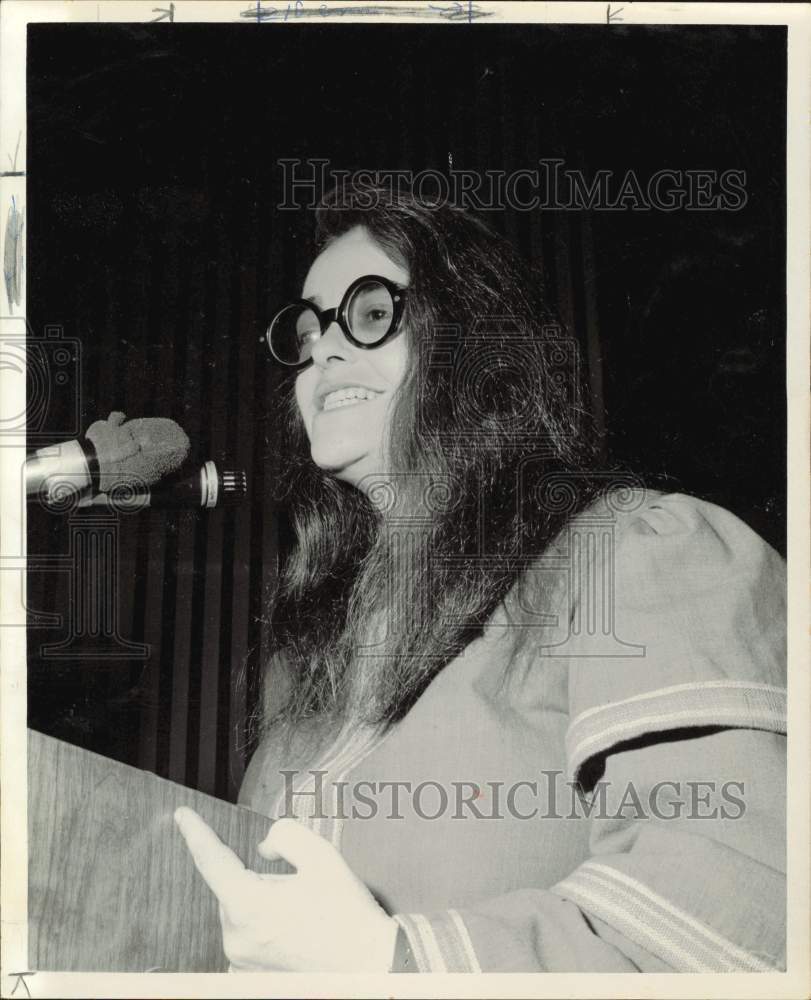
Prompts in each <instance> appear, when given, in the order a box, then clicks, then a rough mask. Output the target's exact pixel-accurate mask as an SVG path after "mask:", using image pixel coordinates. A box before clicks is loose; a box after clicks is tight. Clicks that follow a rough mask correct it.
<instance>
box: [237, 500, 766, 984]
mask: <svg viewBox="0 0 811 1000" xmlns="http://www.w3.org/2000/svg"><path fill="white" fill-rule="evenodd" d="M527 574H528V575H527V577H526V578H525V581H524V582H525V583H526V584H527V586H526V587H525V588H524V589H523V592H522V594H521V595H519V593H518V589H516V590H514V591H513V592H512V593H511V594H510V595H509V596H508V598H507V599H506V600H505V601H504V602H503V604H502V605H501V606H500V607H499V608H498V610H497V612H496V613H495V614H494V615H493V618H492V619H491V621H490V622H489V623H488V625H487V627H486V628H485V631H484V634H483V635H482V636H481V637H480V638H479V639H477V640H476V641H474V642H473V643H471V644H470V646H468V647H467V649H465V651H464V653H463V654H462V655H461V656H459V657H457V658H456V659H454V660H453V661H452V662H451V663H449V664H448V665H447V666H446V667H445V668H444V669H443V670H442V671H441V672H440V673H439V674H438V675H437V677H436V678H435V679H434V680H433V681H432V683H431V684H430V685H429V687H428V688H427V689H426V691H425V692H424V693H423V695H422V697H421V698H420V699H419V700H418V702H417V703H416V704H415V705H414V707H413V708H412V710H411V711H410V712H409V713H408V715H407V716H406V717H405V718H404V719H403V720H402V721H401V722H400V723H398V724H397V725H395V726H394V727H393V728H391V729H390V730H389V731H388V732H387V733H386V734H385V735H382V736H381V735H380V734H379V733H378V732H376V731H373V730H371V729H369V730H366V729H357V730H355V731H353V732H351V733H344V734H342V736H341V737H340V738H339V739H338V740H337V741H336V742H335V743H334V744H333V745H332V746H331V747H330V749H329V750H328V751H326V752H325V753H323V754H322V755H321V756H320V759H318V760H315V761H313V760H308V759H303V758H302V759H296V753H295V749H293V750H292V751H291V752H290V755H289V756H288V757H286V758H285V759H282V758H281V756H280V748H279V745H278V744H276V743H275V742H274V740H273V738H272V737H271V738H268V739H266V740H265V741H264V742H263V743H262V744H261V745H260V747H259V749H258V750H257V752H256V754H255V755H254V758H253V760H252V761H251V764H250V766H249V769H248V772H247V774H246V778H245V782H244V785H243V788H242V792H241V795H240V802H241V803H242V804H244V805H246V806H249V807H250V808H251V809H253V810H255V811H257V812H260V813H263V814H265V815H268V816H272V817H275V816H280V815H290V814H291V813H292V814H295V815H297V816H298V817H299V818H300V819H301V820H302V821H303V822H306V823H307V824H308V825H309V826H311V827H313V828H314V829H316V830H317V831H318V832H320V833H321V834H322V835H323V836H325V837H327V838H328V839H329V840H331V841H332V842H333V843H334V844H335V845H336V846H338V847H339V848H340V850H341V851H342V853H343V855H344V857H345V858H346V860H347V862H348V863H349V865H350V867H351V868H352V869H353V870H354V871H355V872H356V874H357V875H358V876H359V877H360V878H361V879H363V880H364V882H366V884H367V885H368V886H369V887H370V889H371V890H372V891H373V892H374V893H375V895H376V896H377V898H378V899H379V900H380V902H381V903H382V904H383V906H384V907H385V908H386V910H387V911H388V912H389V913H391V914H394V915H395V916H396V918H397V920H398V922H399V923H400V925H401V927H402V928H403V929H404V930H405V932H406V934H407V936H408V941H409V944H410V946H411V949H412V951H413V953H414V956H415V959H416V962H417V965H418V967H419V970H420V971H422V972H446V971H447V972H466V971H467V972H475V971H484V972H530V971H550V972H572V971H605V972H611V971H617V972H622V971H637V970H639V971H646V972H669V971H684V972H705V971H707V972H712V971H717V972H726V971H771V970H774V969H779V968H784V963H785V957H784V956H785V909H786V900H785V877H784V872H785V844H786V838H785V776H786V775H785V767H786V764H785V737H784V734H785V720H786V692H785V668H786V649H785V642H786V621H785V586H786V577H785V564H784V562H783V560H782V559H781V558H780V556H779V555H778V554H777V553H776V552H775V551H774V550H773V549H771V548H770V547H769V546H768V545H767V544H766V543H765V542H764V541H763V540H762V539H761V538H759V537H758V536H757V535H756V534H755V533H754V532H752V531H751V530H750V529H749V528H748V527H747V526H746V525H745V524H743V522H742V521H740V520H739V519H738V518H736V517H735V516H734V515H732V514H730V513H729V512H728V511H725V510H723V509H721V508H719V507H717V506H714V505H712V504H709V503H706V502H703V501H700V500H697V499H694V498H692V497H688V496H684V495H681V494H670V495H661V494H653V493H647V494H643V493H641V492H635V493H633V494H631V493H628V494H626V495H625V496H624V498H623V499H620V501H619V502H617V501H616V500H614V501H610V500H609V501H604V502H602V503H601V504H599V505H597V506H595V507H593V508H591V509H590V510H588V511H586V512H585V513H583V514H581V515H579V516H578V517H577V518H575V519H574V520H573V521H572V522H571V523H570V525H569V528H568V530H567V531H565V532H564V534H563V535H562V536H561V539H560V541H559V544H558V545H557V546H555V547H554V548H553V549H552V550H551V551H550V552H549V553H548V554H547V555H546V556H544V557H543V558H542V559H540V560H537V561H535V562H534V563H533V564H532V565H531V566H529V567H528V569H527ZM532 595H536V596H535V597H533V596H532ZM508 668H509V669H508ZM285 770H286V771H287V772H288V773H287V775H286V776H285V774H284V773H282V772H283V771H285ZM392 783H400V784H399V788H398V790H397V791H396V792H395V789H396V788H397V786H396V785H395V784H392ZM395 795H396V801H395Z"/></svg>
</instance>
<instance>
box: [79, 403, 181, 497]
mask: <svg viewBox="0 0 811 1000" xmlns="http://www.w3.org/2000/svg"><path fill="white" fill-rule="evenodd" d="M86 436H87V438H88V439H89V440H90V441H92V443H93V446H94V447H95V449H96V457H97V458H98V463H99V486H98V488H99V490H100V491H101V492H102V493H109V491H110V490H111V489H112V488H114V487H115V486H118V485H120V484H122V483H127V484H133V485H146V486H152V485H153V484H154V483H157V482H158V480H160V479H162V478H163V477H164V476H168V475H169V474H170V473H172V472H175V471H176V470H177V469H179V468H180V466H181V465H182V464H183V463H184V462H185V461H186V459H187V458H188V457H189V451H190V448H191V445H190V443H189V439H188V437H187V436H186V432H185V431H184V430H183V428H182V427H180V426H179V425H178V424H176V423H175V422H174V420H169V419H168V418H167V417H141V418H137V419H135V420H127V419H126V417H125V416H124V414H123V413H119V412H117V411H116V412H113V413H111V414H110V416H109V417H108V419H107V420H97V421H96V422H95V423H93V424H91V425H90V427H89V428H88V431H87V435H86Z"/></svg>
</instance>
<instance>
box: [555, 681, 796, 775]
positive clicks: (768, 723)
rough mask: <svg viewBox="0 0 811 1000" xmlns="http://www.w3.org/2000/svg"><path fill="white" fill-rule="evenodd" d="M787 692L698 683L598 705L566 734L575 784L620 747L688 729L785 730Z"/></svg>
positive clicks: (747, 685) (750, 685) (740, 684)
mask: <svg viewBox="0 0 811 1000" xmlns="http://www.w3.org/2000/svg"><path fill="white" fill-rule="evenodd" d="M786 712H787V705H786V691H785V689H784V688H781V687H776V686H774V685H772V684H754V683H751V682H750V681H728V680H719V681H697V682H694V683H691V684H675V685H673V686H672V687H666V688H659V689H658V690H656V691H647V692H645V693H644V694H638V695H634V696H633V697H632V698H625V699H623V700H622V701H614V702H611V703H610V704H607V705H597V706H595V707H594V708H589V709H586V711H585V712H581V713H580V714H579V715H577V716H575V718H574V719H573V720H572V722H571V723H570V725H569V729H568V732H567V734H566V754H567V759H568V761H569V773H570V777H571V778H572V779H573V780H576V779H577V775H578V772H579V770H580V768H581V767H582V766H583V764H584V763H585V762H586V761H587V760H588V759H589V757H592V756H594V754H597V753H601V752H604V751H606V750H608V749H609V748H610V747H612V746H615V745H616V744H617V743H622V742H624V741H625V740H630V739H635V738H636V737H638V736H643V735H644V734H645V733H656V732H664V731H665V730H668V729H678V728H681V727H684V726H711V725H714V724H717V725H721V726H730V727H740V728H743V729H767V730H770V731H773V732H778V733H784V732H785V731H786Z"/></svg>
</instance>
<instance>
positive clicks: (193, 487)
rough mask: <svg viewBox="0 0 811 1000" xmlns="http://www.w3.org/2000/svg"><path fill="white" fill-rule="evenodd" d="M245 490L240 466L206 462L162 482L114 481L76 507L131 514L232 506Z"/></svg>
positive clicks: (245, 492) (244, 494) (245, 477)
mask: <svg viewBox="0 0 811 1000" xmlns="http://www.w3.org/2000/svg"><path fill="white" fill-rule="evenodd" d="M247 492H248V477H247V476H246V474H245V470H244V469H223V470H220V469H218V468H217V465H216V464H215V463H214V462H211V461H209V462H206V463H205V465H203V466H202V467H201V468H200V469H199V470H198V471H197V472H195V473H192V474H191V475H188V476H185V477H183V478H178V477H175V479H174V480H171V479H170V480H168V481H165V482H162V483H161V484H160V485H159V486H156V487H154V488H149V487H148V486H144V484H143V483H135V482H133V481H130V482H128V483H124V482H120V483H117V484H116V485H115V486H114V487H113V489H112V490H111V491H110V492H109V493H99V494H97V495H95V496H88V497H85V498H84V499H83V500H81V501H80V502H79V506H80V507H107V508H109V509H114V510H116V511H120V512H122V513H135V512H136V511H139V510H142V509H143V508H144V507H153V508H155V509H157V510H178V509H181V508H197V509H198V510H199V509H201V508H203V509H208V510H211V509H212V508H214V507H233V506H235V505H236V504H238V503H241V502H242V501H243V500H244V499H245V497H246V495H247Z"/></svg>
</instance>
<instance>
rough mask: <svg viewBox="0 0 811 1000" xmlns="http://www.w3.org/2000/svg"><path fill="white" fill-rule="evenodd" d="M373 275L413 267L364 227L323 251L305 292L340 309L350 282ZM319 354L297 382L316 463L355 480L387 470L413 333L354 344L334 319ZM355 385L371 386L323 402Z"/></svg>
mask: <svg viewBox="0 0 811 1000" xmlns="http://www.w3.org/2000/svg"><path fill="white" fill-rule="evenodd" d="M366 274H378V275H381V276H382V277H384V278H389V279H390V280H391V281H394V282H396V283H397V284H398V285H407V284H408V281H409V275H408V272H407V271H406V270H405V269H404V268H402V267H400V266H399V265H398V264H395V263H394V262H393V261H392V260H390V259H389V257H387V256H386V254H385V253H384V252H383V250H382V249H381V248H380V247H379V246H378V245H377V244H376V243H375V242H374V241H373V240H372V239H371V237H370V236H369V235H368V233H367V232H366V230H365V229H363V228H362V227H360V226H357V227H355V228H354V229H350V230H349V231H348V232H346V233H344V234H343V235H342V236H339V237H338V238H337V239H336V240H334V241H333V242H332V243H330V244H329V246H328V247H327V248H326V249H325V250H324V251H323V252H322V253H321V254H319V256H318V257H316V259H315V261H314V263H313V266H312V267H311V268H310V271H309V274H308V275H307V280H306V281H305V282H304V289H303V291H302V297H303V298H305V299H311V300H312V301H313V302H314V303H315V305H317V306H318V308H319V309H322V310H325V309H333V308H337V307H338V305H339V304H340V302H341V299H342V298H343V295H344V292H345V291H346V290H347V288H348V287H349V285H351V284H352V282H353V281H354V280H355V279H356V278H360V277H362V276H363V275H366ZM312 359H313V363H312V364H311V365H310V366H309V367H308V368H305V369H304V371H303V372H302V373H301V374H300V375H299V376H298V378H297V380H296V401H297V403H298V407H299V411H300V412H301V416H302V418H303V420H304V426H305V428H306V429H307V435H308V436H309V438H310V452H311V455H312V459H313V461H314V462H315V464H316V465H318V466H319V467H320V468H322V469H325V470H327V471H329V472H331V473H333V474H334V475H335V476H336V477H337V478H339V479H343V480H345V481H346V482H348V483H352V485H354V486H357V485H358V484H359V483H360V481H361V480H362V479H363V478H364V477H365V476H368V475H370V474H373V473H374V474H379V473H385V472H386V467H387V462H386V457H385V455H384V442H385V438H386V431H387V427H388V419H389V411H390V406H391V402H392V399H393V397H394V393H395V391H396V389H397V388H398V386H399V385H400V383H401V382H402V380H403V377H404V375H405V372H406V368H407V366H408V344H407V338H406V337H405V336H404V335H403V333H402V332H401V333H399V334H397V335H395V336H394V337H393V338H392V339H391V340H388V341H386V342H385V343H384V344H382V345H381V346H380V347H376V348H374V349H372V350H363V349H362V348H359V347H355V346H354V344H350V343H349V341H348V340H347V339H346V337H344V335H343V333H342V332H341V328H340V327H339V326H338V324H337V323H332V324H330V326H329V327H328V328H327V330H326V331H325V333H324V334H323V336H322V337H321V338H320V339H319V340H318V341H317V342H316V343H315V345H314V346H313V350H312ZM353 388H359V389H365V390H367V391H366V392H365V393H359V394H358V396H357V398H355V399H349V398H347V401H346V402H343V403H342V404H341V405H340V406H335V407H334V408H332V406H333V403H334V402H336V401H337V400H338V399H339V398H340V397H338V396H333V397H332V399H331V401H330V404H329V406H328V408H327V409H325V408H324V400H325V397H326V396H327V395H328V394H329V393H330V392H337V391H339V390H344V389H353ZM350 395H351V394H350ZM362 396H366V397H368V398H362Z"/></svg>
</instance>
